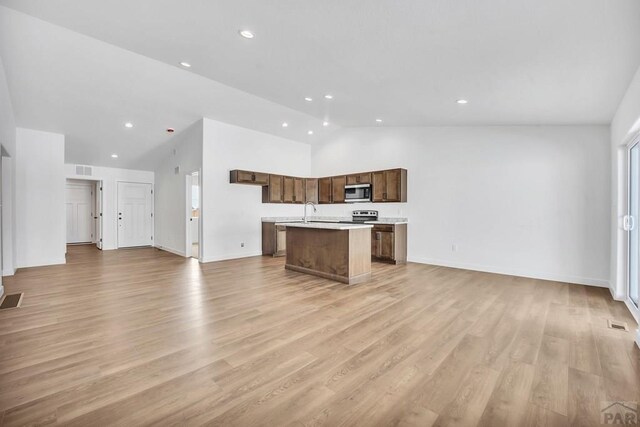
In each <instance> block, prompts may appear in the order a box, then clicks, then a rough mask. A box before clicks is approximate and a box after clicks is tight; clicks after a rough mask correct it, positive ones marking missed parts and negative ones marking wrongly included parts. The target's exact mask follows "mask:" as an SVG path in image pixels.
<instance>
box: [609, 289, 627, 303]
mask: <svg viewBox="0 0 640 427" xmlns="http://www.w3.org/2000/svg"><path fill="white" fill-rule="evenodd" d="M609 293H610V294H611V298H613V300H614V301H624V295H618V294H616V292H615V291H614V290H613V289H611V286H609Z"/></svg>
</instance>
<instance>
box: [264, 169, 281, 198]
mask: <svg viewBox="0 0 640 427" xmlns="http://www.w3.org/2000/svg"><path fill="white" fill-rule="evenodd" d="M283 184H284V182H283V177H282V176H281V175H269V185H267V186H265V187H262V203H282V200H283V193H284V191H283Z"/></svg>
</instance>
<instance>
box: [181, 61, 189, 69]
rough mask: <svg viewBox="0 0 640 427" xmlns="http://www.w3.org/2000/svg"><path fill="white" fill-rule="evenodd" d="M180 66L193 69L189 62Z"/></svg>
mask: <svg viewBox="0 0 640 427" xmlns="http://www.w3.org/2000/svg"><path fill="white" fill-rule="evenodd" d="M180 65H182V66H183V67H184V68H191V64H189V63H188V62H181V63H180Z"/></svg>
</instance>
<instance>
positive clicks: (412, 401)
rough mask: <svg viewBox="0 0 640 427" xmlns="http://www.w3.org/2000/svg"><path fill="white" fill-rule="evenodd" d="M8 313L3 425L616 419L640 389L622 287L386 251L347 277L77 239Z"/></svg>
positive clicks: (0, 360) (19, 278)
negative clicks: (612, 407) (616, 322)
mask: <svg viewBox="0 0 640 427" xmlns="http://www.w3.org/2000/svg"><path fill="white" fill-rule="evenodd" d="M5 284H6V289H7V291H8V292H18V291H23V292H25V298H24V301H23V305H22V308H20V309H15V310H11V311H3V312H0V340H1V344H0V345H1V347H0V348H1V353H0V418H1V419H2V422H3V423H4V425H23V424H38V425H44V424H56V423H57V424H64V425H78V426H102V425H127V426H132V425H142V424H157V425H200V424H210V425H225V426H227V425H238V426H254V425H271V426H286V425H290V424H291V425H327V426H338V425H343V424H344V425H362V426H369V425H376V426H377V425H394V424H402V425H419V426H429V425H460V426H467V425H468V426H472V425H482V426H520V425H531V426H537V425H568V424H572V425H576V426H587V425H599V423H600V409H601V402H602V401H607V400H625V401H638V400H640V397H639V396H640V392H639V390H640V353H639V350H638V349H637V348H635V347H634V344H633V337H632V333H631V332H628V333H625V332H621V331H616V330H611V329H607V327H606V321H607V319H609V318H615V319H620V320H624V321H627V322H629V325H630V326H631V327H632V328H634V329H635V324H634V323H633V320H632V318H631V317H630V315H629V314H628V312H627V310H626V308H625V307H624V306H623V304H622V303H619V302H614V301H612V299H611V297H610V295H609V292H608V290H606V289H600V288H592V287H583V286H578V285H567V284H562V283H555V282H548V281H541V280H532V279H523V278H516V277H510V276H500V275H494V274H486V273H478V272H471V271H464V270H456V269H450V268H442V267H433V266H427V265H420V264H409V265H406V266H391V265H385V264H378V263H375V264H374V266H373V280H372V281H371V282H369V283H366V284H362V285H353V286H348V285H343V284H338V283H335V282H331V281H328V280H324V279H319V278H315V277H312V276H307V275H304V274H300V273H295V272H292V271H286V270H285V269H284V268H283V259H282V258H276V259H274V258H267V257H256V258H248V259H243V260H234V261H226V262H219V263H210V264H204V265H201V264H198V262H197V261H195V260H193V259H185V258H180V257H178V256H175V255H172V254H169V253H167V252H162V251H158V250H155V249H135V250H119V251H108V252H99V251H98V250H96V249H95V248H93V247H90V246H74V247H69V254H68V264H67V265H64V266H52V267H42V268H34V269H25V270H22V271H19V272H18V273H17V274H16V275H15V276H14V277H12V278H7V280H6V281H5Z"/></svg>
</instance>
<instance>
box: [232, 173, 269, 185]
mask: <svg viewBox="0 0 640 427" xmlns="http://www.w3.org/2000/svg"><path fill="white" fill-rule="evenodd" d="M229 177H230V178H229V182H230V183H231V184H252V185H269V174H268V173H262V172H251V171H243V170H237V169H236V170H232V171H231V172H230V174H229Z"/></svg>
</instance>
